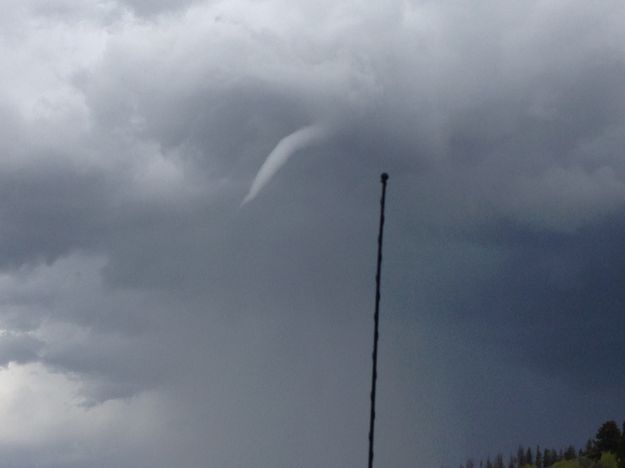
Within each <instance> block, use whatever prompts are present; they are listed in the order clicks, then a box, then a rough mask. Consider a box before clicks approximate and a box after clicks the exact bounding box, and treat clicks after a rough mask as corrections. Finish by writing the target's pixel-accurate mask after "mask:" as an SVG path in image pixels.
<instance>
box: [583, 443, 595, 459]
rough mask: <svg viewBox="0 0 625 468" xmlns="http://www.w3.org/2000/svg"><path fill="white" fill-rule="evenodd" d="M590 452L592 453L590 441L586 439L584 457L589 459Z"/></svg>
mask: <svg viewBox="0 0 625 468" xmlns="http://www.w3.org/2000/svg"><path fill="white" fill-rule="evenodd" d="M592 452H593V443H592V439H588V440H587V441H586V447H585V448H584V455H586V456H587V457H590V456H591V455H592Z"/></svg>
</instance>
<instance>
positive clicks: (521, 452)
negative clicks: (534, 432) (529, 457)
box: [516, 445, 526, 468]
mask: <svg viewBox="0 0 625 468" xmlns="http://www.w3.org/2000/svg"><path fill="white" fill-rule="evenodd" d="M516 459H517V462H518V464H519V465H518V466H519V468H521V467H522V466H523V465H525V463H526V462H525V449H524V448H523V446H522V445H519V448H518V449H517V451H516Z"/></svg>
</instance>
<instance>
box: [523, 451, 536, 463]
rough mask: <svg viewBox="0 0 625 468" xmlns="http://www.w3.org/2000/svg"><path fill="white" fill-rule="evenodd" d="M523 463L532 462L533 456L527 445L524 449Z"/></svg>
mask: <svg viewBox="0 0 625 468" xmlns="http://www.w3.org/2000/svg"><path fill="white" fill-rule="evenodd" d="M525 463H526V464H528V465H533V464H534V456H533V455H532V449H531V448H530V447H527V450H526V451H525Z"/></svg>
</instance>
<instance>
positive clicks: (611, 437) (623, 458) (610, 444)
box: [461, 421, 625, 468]
mask: <svg viewBox="0 0 625 468" xmlns="http://www.w3.org/2000/svg"><path fill="white" fill-rule="evenodd" d="M474 466H476V465H474V462H473V460H471V459H469V460H467V464H466V468H474ZM479 466H480V468H484V462H483V461H480V464H479ZM506 466H507V468H625V423H623V430H621V429H620V428H619V426H618V425H617V424H616V422H614V421H607V422H605V423H603V424H602V425H601V427H600V428H599V430H598V431H597V434H596V435H595V438H594V439H589V440H588V442H587V443H586V446H585V448H584V449H583V450H579V451H578V450H577V449H576V448H575V447H573V446H572V445H569V446H568V447H567V448H566V451H565V450H564V449H559V450H556V449H553V448H545V449H544V450H542V451H541V449H540V446H537V447H536V451H535V452H532V449H531V448H530V447H527V448H525V447H523V446H522V445H519V447H518V449H517V451H516V456H513V455H510V457H509V461H508V464H507V465H506V464H504V457H503V455H502V454H498V455H497V457H496V458H495V460H494V463H493V462H492V461H491V460H490V457H489V458H488V459H487V461H486V466H485V468H506ZM461 467H462V468H465V467H464V466H462V465H461Z"/></svg>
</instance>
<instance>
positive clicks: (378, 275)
mask: <svg viewBox="0 0 625 468" xmlns="http://www.w3.org/2000/svg"><path fill="white" fill-rule="evenodd" d="M381 180H382V197H381V198H380V230H379V231H378V265H377V269H376V273H375V313H374V315H373V322H374V332H373V372H372V373H371V413H370V417H369V468H373V430H374V428H375V386H376V382H377V380H378V338H379V331H378V330H379V325H380V280H381V275H382V238H383V235H384V205H385V203H386V182H387V181H388V174H387V173H386V172H383V173H382V176H381Z"/></svg>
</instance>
